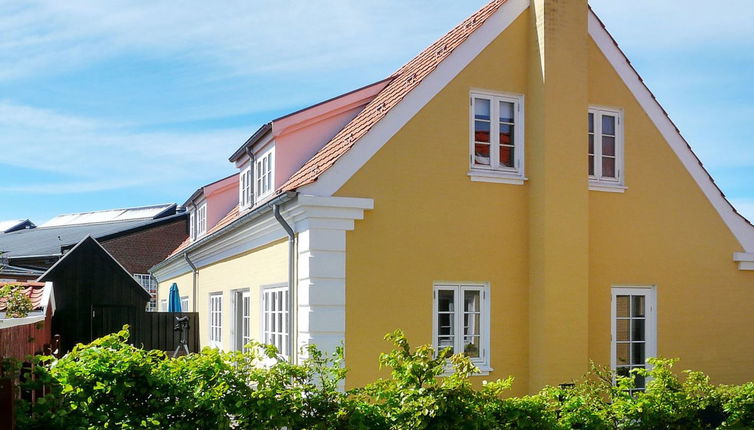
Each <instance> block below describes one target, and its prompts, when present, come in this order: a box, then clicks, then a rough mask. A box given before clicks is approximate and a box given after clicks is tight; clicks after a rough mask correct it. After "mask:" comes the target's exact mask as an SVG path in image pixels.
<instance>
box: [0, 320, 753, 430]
mask: <svg viewBox="0 0 754 430" xmlns="http://www.w3.org/2000/svg"><path fill="white" fill-rule="evenodd" d="M127 339H128V332H127V331H126V330H125V329H124V330H123V331H121V332H119V333H115V334H112V335H109V336H105V337H103V338H101V339H97V340H95V341H94V342H92V343H91V344H89V345H78V346H77V347H76V348H74V350H73V351H72V352H71V353H69V354H68V355H66V356H65V357H63V358H61V359H59V360H53V359H52V358H51V357H41V358H38V359H37V365H36V366H34V367H33V368H32V372H34V373H35V374H36V378H27V382H26V383H25V384H24V388H25V389H38V388H40V387H41V386H42V385H45V386H47V387H49V388H50V389H51V391H50V392H49V394H48V395H47V396H45V397H44V398H42V399H40V400H38V401H37V403H35V404H34V405H31V404H28V403H25V402H21V404H20V405H19V409H18V422H19V428H20V429H78V428H89V429H99V428H170V429H197V428H200V429H227V428H236V429H281V428H287V429H321V430H324V429H336V430H338V429H342V430H345V429H370V430H372V429H375V430H381V429H385V430H388V429H391V430H393V429H394V430H404V429H412V430H414V429H418V430H421V429H437V430H442V429H461V430H463V429H532V430H534V429H553V430H566V429H594V430H602V429H621V430H622V429H692V430H693V429H714V428H720V429H747V428H748V429H752V428H754V425H753V424H752V423H754V382H751V383H748V384H744V385H740V386H715V385H712V384H711V383H710V382H709V378H708V377H707V376H705V375H704V374H702V373H700V372H690V371H686V372H683V373H682V376H680V377H679V375H678V374H676V373H674V372H673V371H672V368H673V365H674V363H675V361H673V360H661V359H651V360H650V364H651V370H643V369H640V370H634V371H633V372H634V374H635V375H638V376H641V377H644V378H647V379H646V380H647V381H648V382H647V384H646V390H645V391H643V392H634V393H633V394H631V393H630V390H631V389H632V388H634V381H633V377H628V378H623V377H617V378H616V377H615V375H614V374H613V373H612V372H610V371H609V370H606V369H604V368H599V367H597V366H593V367H592V370H591V371H590V372H589V373H588V374H587V375H586V376H585V377H584V378H583V379H582V380H580V381H578V382H577V383H576V384H574V386H573V387H546V388H545V389H543V390H542V391H540V392H539V393H538V394H536V395H532V396H524V397H519V398H515V397H511V398H504V397H503V394H504V393H505V391H506V390H507V389H508V388H510V386H511V384H512V383H513V380H512V378H508V379H505V380H497V381H491V382H486V383H484V384H483V385H482V388H480V389H475V388H474V387H473V386H472V384H471V382H470V380H469V376H471V375H472V374H474V373H477V372H478V369H477V368H476V367H475V366H474V365H473V364H472V363H471V361H470V360H469V359H468V358H467V357H465V356H463V355H453V356H451V355H450V352H449V350H444V351H440V352H436V351H435V350H434V349H433V348H432V347H431V346H427V345H424V346H419V347H417V348H415V349H412V348H411V346H410V345H409V343H408V341H407V340H406V338H405V336H404V335H403V333H402V332H400V331H396V332H394V333H391V334H389V335H387V336H386V339H387V340H389V341H390V342H392V344H393V348H392V351H390V352H389V353H385V354H381V356H380V359H379V361H380V365H381V366H382V367H387V368H390V370H391V373H390V377H389V378H385V379H380V380H378V381H375V382H374V383H371V384H368V385H367V386H365V387H363V388H358V389H354V390H350V391H348V392H344V391H343V390H341V389H339V387H341V385H342V383H343V378H344V377H345V373H346V370H345V369H344V368H343V366H342V364H343V361H342V357H343V356H342V350H338V351H337V352H336V353H335V354H333V355H331V356H328V355H325V354H323V353H322V352H320V351H318V350H317V349H316V348H314V347H310V348H308V349H307V350H306V351H304V356H305V357H306V358H305V359H304V360H302V362H301V363H300V364H290V363H288V362H286V361H285V360H284V359H282V357H280V356H279V354H278V353H277V351H276V350H275V348H274V347H270V346H264V345H260V344H256V343H252V344H249V345H248V346H247V349H246V350H245V352H243V353H242V352H221V351H218V350H215V349H210V348H205V349H204V350H202V351H201V352H200V353H198V354H189V355H187V356H184V357H180V358H177V359H168V358H167V357H166V356H165V354H164V353H162V352H159V351H144V350H141V349H138V348H135V347H133V346H130V345H128V344H127V343H126V342H127ZM6 368H8V366H6ZM614 381H615V382H616V383H614Z"/></svg>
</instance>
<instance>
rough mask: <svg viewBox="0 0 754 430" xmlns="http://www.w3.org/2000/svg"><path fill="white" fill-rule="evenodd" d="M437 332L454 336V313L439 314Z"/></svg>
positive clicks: (441, 334)
mask: <svg viewBox="0 0 754 430" xmlns="http://www.w3.org/2000/svg"><path fill="white" fill-rule="evenodd" d="M437 334H438V335H440V336H452V335H454V334H455V333H453V314H439V315H437Z"/></svg>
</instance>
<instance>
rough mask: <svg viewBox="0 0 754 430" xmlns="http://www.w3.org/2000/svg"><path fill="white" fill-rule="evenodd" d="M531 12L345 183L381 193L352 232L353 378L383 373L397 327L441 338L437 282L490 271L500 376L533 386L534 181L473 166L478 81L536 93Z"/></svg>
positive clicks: (349, 349)
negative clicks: (486, 175) (435, 322)
mask: <svg viewBox="0 0 754 430" xmlns="http://www.w3.org/2000/svg"><path fill="white" fill-rule="evenodd" d="M527 15H528V12H525V13H524V15H523V16H521V17H519V18H518V20H517V21H516V22H515V23H513V24H512V25H511V27H510V28H509V30H508V31H506V32H505V33H504V34H503V35H501V36H500V37H499V38H498V39H497V40H496V41H494V42H493V43H492V45H490V46H489V47H488V48H487V49H485V51H484V52H483V53H482V54H480V56H479V57H478V58H477V59H476V60H475V61H474V62H473V63H472V64H471V65H470V66H469V67H467V68H466V70H464V71H463V72H462V73H461V74H460V75H459V76H458V77H457V78H455V79H454V80H453V81H452V82H451V83H450V84H449V85H448V86H447V87H446V88H445V89H444V90H443V91H442V92H441V93H440V94H438V95H437V96H436V97H435V98H434V99H433V100H432V101H431V102H430V103H429V104H428V105H427V106H426V107H425V108H424V109H423V110H421V111H420V112H419V113H418V114H417V115H416V116H415V117H414V118H413V119H412V120H411V121H410V122H409V123H408V124H406V126H404V127H403V129H402V130H400V132H399V133H398V134H397V135H395V136H394V137H393V138H392V139H391V140H390V141H389V142H388V143H387V144H386V145H385V146H384V147H383V148H382V149H381V150H380V151H379V152H378V153H377V154H376V155H375V156H374V157H373V158H372V159H371V160H370V161H369V162H368V163H367V164H366V165H365V166H364V167H363V168H362V169H361V170H360V171H358V172H357V173H356V174H355V175H354V176H353V177H352V178H351V179H350V180H349V181H348V182H347V183H346V184H345V185H344V186H343V187H342V188H341V189H340V190H339V191H338V192H337V194H336V195H338V196H350V197H369V198H373V199H374V201H375V208H374V209H373V210H370V211H366V212H365V219H364V220H363V221H357V222H356V228H355V230H354V231H351V232H348V233H347V236H346V249H347V258H346V356H347V360H346V365H347V366H348V367H349V368H350V369H351V370H350V373H349V374H348V378H347V381H346V382H347V385H348V386H359V385H363V384H364V383H367V382H369V381H371V380H373V379H374V378H375V376H376V375H377V369H378V363H377V357H378V355H379V353H380V352H384V351H386V350H387V349H388V347H389V345H388V344H387V343H386V342H384V341H383V340H382V338H383V336H384V335H385V334H386V333H387V332H389V331H392V330H394V329H396V328H401V329H403V330H404V331H405V332H406V334H407V335H408V337H409V340H410V341H411V342H412V343H414V344H420V343H430V342H431V333H432V291H433V290H432V288H433V282H435V281H481V282H489V283H490V298H491V307H492V309H493V312H492V318H491V322H490V324H491V327H492V332H493V333H494V336H493V337H492V339H491V345H490V349H491V351H490V355H491V357H493V367H494V368H495V372H494V375H516V376H517V378H518V380H517V383H516V385H515V387H517V388H519V391H521V390H520V388H521V387H526V384H527V366H528V364H527V361H528V357H527V350H528V331H527V327H528V326H527V322H526V321H527V318H528V311H527V308H526V304H527V303H528V297H527V294H528V261H527V253H526V252H522V250H526V249H527V247H528V244H527V243H528V241H527V238H528V224H527V222H528V220H527V207H528V200H527V195H526V187H525V186H516V185H503V184H491V183H481V182H471V181H470V179H469V177H468V176H467V172H468V170H469V169H468V157H469V143H468V142H469V119H468V118H469V116H468V115H469V114H468V105H469V89H470V88H471V87H475V88H481V89H487V90H495V91H499V92H510V93H517V94H523V93H525V92H526V88H527V65H526V63H525V62H521V61H516V59H521V58H526V49H527V45H526V40H527V37H528V36H527V30H528V28H527V26H528V21H527V20H528V16H527ZM501 62H502V63H504V64H505V66H501ZM427 184H429V185H430V187H431V188H427V187H426V186H425V185H427ZM512 304H516V305H515V306H512Z"/></svg>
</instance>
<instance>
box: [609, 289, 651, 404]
mask: <svg viewBox="0 0 754 430" xmlns="http://www.w3.org/2000/svg"><path fill="white" fill-rule="evenodd" d="M611 308H612V312H611V326H612V342H611V351H610V362H611V367H612V369H613V370H614V371H615V372H616V374H617V375H621V376H628V375H629V374H630V371H631V369H636V368H647V358H650V357H655V356H657V303H656V294H655V289H654V287H614V288H613V291H612V301H611ZM635 383H636V388H637V390H642V389H644V385H645V381H644V378H642V377H636V379H635Z"/></svg>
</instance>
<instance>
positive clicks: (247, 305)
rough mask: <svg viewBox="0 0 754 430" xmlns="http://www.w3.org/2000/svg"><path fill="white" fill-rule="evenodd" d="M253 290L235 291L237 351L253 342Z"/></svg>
mask: <svg viewBox="0 0 754 430" xmlns="http://www.w3.org/2000/svg"><path fill="white" fill-rule="evenodd" d="M251 306H252V302H251V291H249V289H243V290H234V291H233V342H234V345H233V346H234V349H235V350H236V351H241V350H243V347H244V346H245V345H246V344H248V343H249V342H251V340H252V337H251Z"/></svg>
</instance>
